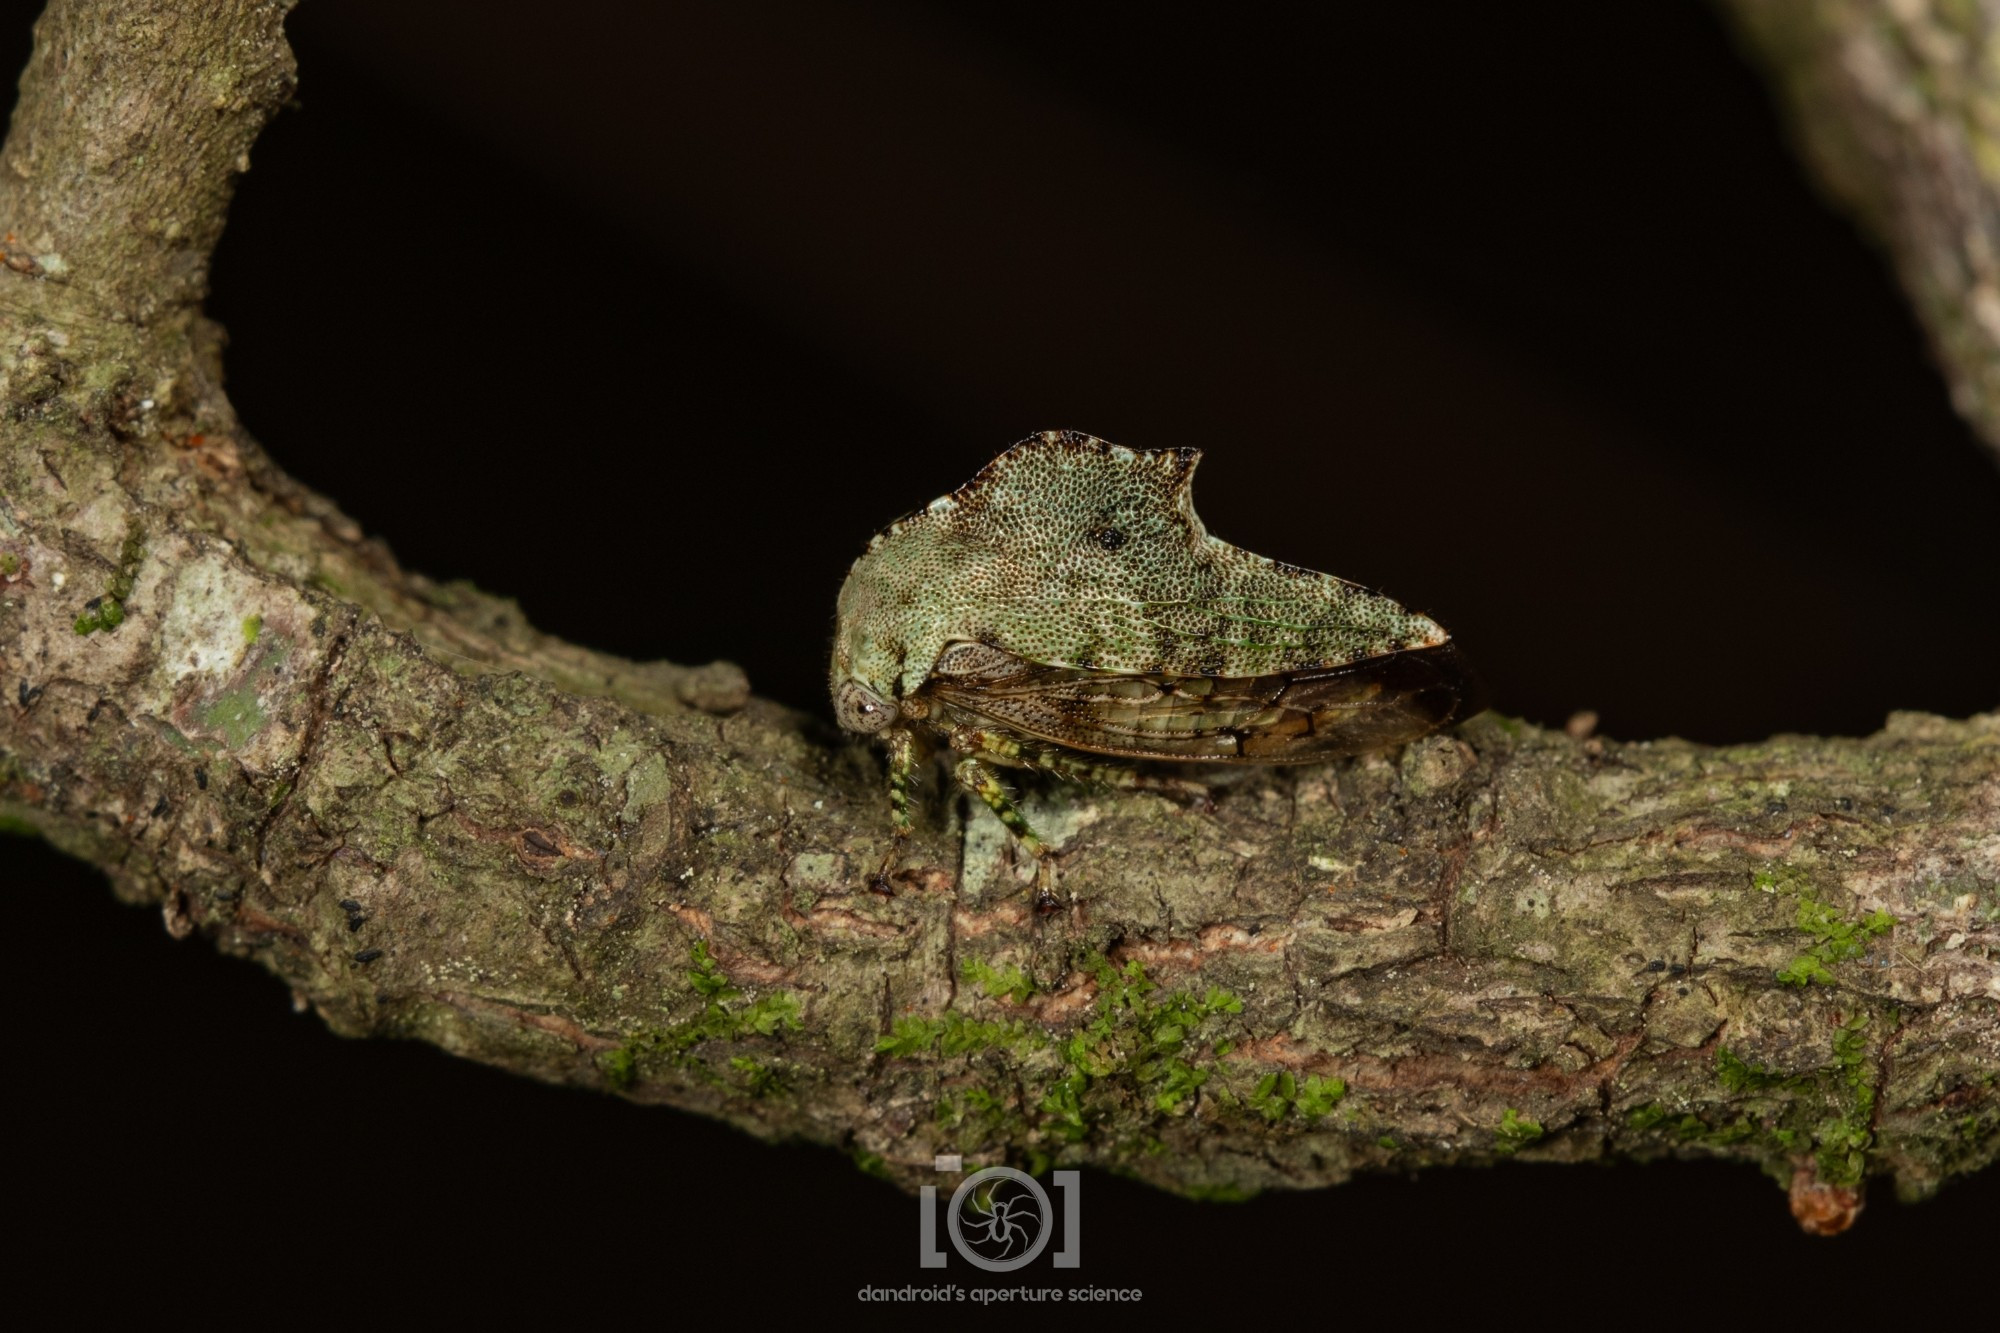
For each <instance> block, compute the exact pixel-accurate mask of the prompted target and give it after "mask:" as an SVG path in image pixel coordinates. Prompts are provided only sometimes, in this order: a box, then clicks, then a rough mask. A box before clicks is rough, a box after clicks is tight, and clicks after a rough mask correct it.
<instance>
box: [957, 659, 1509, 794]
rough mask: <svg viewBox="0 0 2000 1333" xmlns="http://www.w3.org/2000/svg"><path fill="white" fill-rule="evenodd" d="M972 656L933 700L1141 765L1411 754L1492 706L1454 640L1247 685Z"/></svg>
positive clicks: (1249, 679)
mask: <svg viewBox="0 0 2000 1333" xmlns="http://www.w3.org/2000/svg"><path fill="white" fill-rule="evenodd" d="M962 649H963V651H957V652H955V653H954V652H947V653H946V654H945V655H944V656H943V657H941V658H940V659H939V668H940V670H939V673H938V674H934V675H933V676H932V677H931V679H930V680H929V681H927V682H926V683H925V685H924V687H923V690H922V691H921V693H922V694H923V695H925V696H927V697H929V698H932V699H935V700H937V701H939V702H941V703H943V704H945V705H947V706H949V707H951V708H955V709H958V710H960V711H962V712H965V713H970V714H973V715H975V716H977V717H979V718H982V719H984V720H986V721H987V722H989V723H991V724H994V725H997V726H999V727H1002V728H1005V729H1007V730H1009V731H1013V732H1018V733H1022V734H1025V735H1028V736H1033V737H1037V738H1039V739H1041V740H1045V741H1049V742H1052V743H1054V744H1057V745H1061V746H1065V747H1067V748H1069V749H1072V750H1084V751H1088V752H1090V753H1094V754H1110V755H1123V756H1127V757H1131V758H1138V759H1183V760H1210V761H1221V762H1232V761H1233V762H1238V763H1256V764H1303V763H1312V762H1315V761H1318V760H1323V759H1334V758H1338V757H1340V756H1342V755H1351V754H1365V753H1367V752H1368V751H1371V750H1381V749H1386V748H1388V747H1390V746H1394V745H1401V744H1403V743H1405V742H1407V741H1412V740H1415V739H1416V738H1417V737H1419V736H1424V735H1428V734H1429V733H1430V732H1433V731H1436V730H1437V729H1438V728H1440V727H1444V726H1449V725H1450V724H1451V723H1453V722H1457V721H1460V720H1462V719H1464V718H1468V717H1471V716H1472V715H1473V714H1475V713H1477V712H1478V711H1480V708H1481V707H1482V706H1483V705H1482V703H1481V701H1480V700H1479V698H1478V690H1477V687H1476V685H1475V683H1474V681H1473V678H1472V676H1471V674H1470V672H1469V671H1468V670H1467V668H1466V666H1465V663H1464V660H1463V658H1462V657H1461V655H1460V654H1459V652H1458V650H1457V648H1456V647H1455V646H1454V645H1453V644H1451V643H1449V642H1447V643H1444V644H1441V645H1439V646H1438V647H1435V648H1422V649H1413V650H1411V651H1408V652H1400V653H1388V654H1384V655H1383V656H1380V657H1372V658H1367V659H1364V660H1362V661H1359V662H1353V663H1350V664H1348V665H1346V666H1342V667H1330V668H1324V669H1318V670H1312V671H1297V672H1286V673H1280V674H1275V675H1267V676H1240V677H1229V676H1160V675H1144V676H1134V675H1118V674H1114V673H1109V672H1099V671H1084V670H1079V669H1076V668H1072V667H1044V666H1037V665H1034V664H1032V663H1029V662H1025V661H1023V660H1022V659H1020V658H1017V657H1012V656H1010V655H1008V654H1006V653H1003V652H1001V651H999V650H998V649H994V648H987V647H982V646H980V645H973V644H967V645H962ZM954 668H957V669H956V670H954Z"/></svg>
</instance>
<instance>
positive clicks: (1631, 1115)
mask: <svg viewBox="0 0 2000 1333" xmlns="http://www.w3.org/2000/svg"><path fill="white" fill-rule="evenodd" d="M1666 1118H1667V1108H1666V1107H1664V1106H1662V1105H1660V1104H1659V1103H1658V1102H1647V1103H1646V1104H1645V1105H1644V1106H1639V1107H1634V1108H1633V1109H1632V1110H1630V1111H1628V1112H1626V1113H1625V1124H1626V1126H1627V1127H1628V1128H1631V1129H1641V1130H1644V1129H1651V1128H1652V1127H1653V1126H1655V1125H1657V1124H1659V1123H1660V1122H1661V1121H1662V1120H1665V1119H1666Z"/></svg>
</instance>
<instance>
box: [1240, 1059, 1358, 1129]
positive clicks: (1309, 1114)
mask: <svg viewBox="0 0 2000 1333" xmlns="http://www.w3.org/2000/svg"><path fill="white" fill-rule="evenodd" d="M1346 1095H1347V1084H1346V1083H1345V1082H1344V1081H1342V1080H1340V1079H1337V1078H1322V1077H1320V1076H1319V1075H1318V1074H1312V1075H1309V1076H1308V1077H1307V1078H1306V1080H1305V1082H1303V1083H1301V1082H1299V1081H1298V1079H1297V1078H1296V1077H1295V1076H1293V1075H1292V1074H1291V1073H1290V1072H1289V1071H1281V1072H1279V1073H1273V1074H1266V1075H1264V1077H1263V1078H1261V1079H1259V1080H1257V1086H1256V1088H1255V1089H1254V1090H1253V1091H1252V1092H1251V1094H1250V1096H1249V1097H1248V1098H1247V1099H1246V1100H1247V1101H1248V1103H1249V1106H1250V1109H1251V1110H1253V1111H1255V1112H1257V1114H1259V1115H1261V1116H1263V1117H1264V1118H1265V1119H1266V1120H1268V1121H1271V1122H1272V1123H1273V1124H1275V1123H1277V1122H1278V1121H1280V1120H1282V1119H1284V1118H1285V1117H1286V1116H1287V1115H1289V1114H1291V1113H1292V1112H1293V1111H1297V1112H1298V1113H1299V1115H1300V1116H1301V1117H1302V1118H1304V1119H1307V1120H1317V1119H1319V1118H1320V1117H1322V1116H1324V1115H1325V1114H1326V1113H1327V1112H1329V1111H1331V1110H1332V1109H1333V1108H1334V1107H1335V1106H1337V1105H1338V1104H1339V1103H1340V1099H1341V1098H1342V1097H1345V1096H1346Z"/></svg>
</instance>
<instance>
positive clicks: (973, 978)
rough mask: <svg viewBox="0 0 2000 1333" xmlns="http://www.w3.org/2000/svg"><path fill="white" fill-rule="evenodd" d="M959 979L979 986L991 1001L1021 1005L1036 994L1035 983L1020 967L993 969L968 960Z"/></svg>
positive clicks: (961, 968) (961, 969)
mask: <svg viewBox="0 0 2000 1333" xmlns="http://www.w3.org/2000/svg"><path fill="white" fill-rule="evenodd" d="M958 975H959V979H960V980H962V981H964V982H965V983H966V984H967V985H969V986H977V987H979V989H980V990H981V991H983V992H985V994H986V995H987V997H988V998H989V999H995V1000H998V999H1002V998H1005V999H1009V1000H1012V1001H1013V1002H1014V1003H1016V1004H1020V1003H1021V1002H1022V1001H1024V1000H1026V999H1027V998H1028V997H1029V996H1030V995H1033V994H1034V993H1035V983H1034V982H1033V981H1032V980H1030V979H1029V978H1028V975H1027V974H1026V973H1025V972H1023V971H1021V969H1020V968H1018V967H993V966H991V965H989V964H987V963H983V962H981V961H980V960H979V959H977V958H968V959H966V960H965V964H964V966H962V967H960V968H959V970H958Z"/></svg>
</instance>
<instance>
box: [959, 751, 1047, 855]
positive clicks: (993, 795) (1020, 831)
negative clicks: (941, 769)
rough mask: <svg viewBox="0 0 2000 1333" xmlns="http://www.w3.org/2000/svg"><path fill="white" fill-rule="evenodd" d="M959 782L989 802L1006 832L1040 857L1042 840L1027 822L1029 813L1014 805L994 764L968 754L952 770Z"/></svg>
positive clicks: (988, 804)
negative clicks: (1024, 813) (995, 770)
mask: <svg viewBox="0 0 2000 1333" xmlns="http://www.w3.org/2000/svg"><path fill="white" fill-rule="evenodd" d="M952 775H953V776H954V777H956V778H957V779H958V785H959V786H961V787H963V788H965V789H966V790H967V791H969V792H971V793H972V794H973V795H974V796H977V797H978V798H979V799H980V800H982V801H984V802H986V805H987V808H988V809H990V810H992V811H993V813H994V814H996V815H998V816H999V817H1000V822H1001V823H1002V824H1005V825H1006V826H1007V831H1008V832H1010V833H1012V834H1013V835H1014V836H1015V837H1016V838H1019V839H1020V840H1021V845H1022V846H1023V847H1025V848H1027V849H1028V851H1029V852H1030V853H1031V854H1033V855H1035V856H1037V857H1039V856H1040V855H1041V854H1042V839H1041V837H1040V835H1038V834H1037V833H1036V832H1035V830H1034V829H1033V827H1031V826H1030V825H1029V823H1028V820H1027V816H1025V815H1023V814H1022V813H1021V812H1020V811H1019V810H1017V809H1015V808H1014V802H1013V799H1012V798H1011V797H1009V796H1008V795H1007V789H1006V788H1005V787H1003V786H1001V785H1000V777H999V775H998V774H997V773H995V772H994V771H993V768H992V765H990V764H988V763H986V762H985V761H984V760H982V759H980V758H978V757H977V756H974V755H967V756H966V757H965V758H963V759H961V760H959V761H958V767H956V768H954V769H953V770H952Z"/></svg>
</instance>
